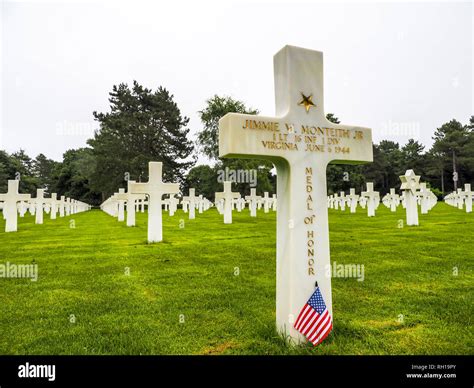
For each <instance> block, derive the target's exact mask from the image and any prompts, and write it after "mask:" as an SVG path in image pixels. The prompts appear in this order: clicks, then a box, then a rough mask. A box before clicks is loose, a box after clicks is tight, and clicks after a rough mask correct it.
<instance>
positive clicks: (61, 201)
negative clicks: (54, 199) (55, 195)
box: [59, 195, 66, 217]
mask: <svg viewBox="0 0 474 388" xmlns="http://www.w3.org/2000/svg"><path fill="white" fill-rule="evenodd" d="M65 206H66V197H65V196H64V195H61V197H60V198H59V217H64V208H65Z"/></svg>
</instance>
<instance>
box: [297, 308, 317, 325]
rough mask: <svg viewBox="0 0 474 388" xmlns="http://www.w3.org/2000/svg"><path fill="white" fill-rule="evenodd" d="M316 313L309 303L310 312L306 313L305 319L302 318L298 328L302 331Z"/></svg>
mask: <svg viewBox="0 0 474 388" xmlns="http://www.w3.org/2000/svg"><path fill="white" fill-rule="evenodd" d="M314 313H315V311H314V309H313V308H312V307H311V306H310V305H308V313H307V314H306V316H305V317H304V319H302V320H301V322H300V325H299V329H298V330H299V331H302V330H303V328H304V327H306V325H307V324H308V322H309V320H310V319H311V317H312V316H313V315H314Z"/></svg>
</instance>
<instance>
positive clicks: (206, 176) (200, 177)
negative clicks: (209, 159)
mask: <svg viewBox="0 0 474 388" xmlns="http://www.w3.org/2000/svg"><path fill="white" fill-rule="evenodd" d="M190 188H195V189H196V195H198V194H202V195H204V197H206V198H208V199H212V198H213V197H214V193H215V192H216V191H218V189H219V185H218V182H217V179H216V171H215V168H212V167H210V166H208V165H200V166H196V167H193V168H191V170H189V172H188V174H187V175H186V179H185V183H184V185H183V192H184V193H185V195H188V193H189V189H190Z"/></svg>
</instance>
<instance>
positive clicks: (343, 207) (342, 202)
mask: <svg viewBox="0 0 474 388" xmlns="http://www.w3.org/2000/svg"><path fill="white" fill-rule="evenodd" d="M339 203H340V205H341V211H343V212H344V211H346V193H344V191H341V192H340V195H339Z"/></svg>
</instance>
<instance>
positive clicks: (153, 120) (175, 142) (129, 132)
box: [0, 81, 474, 205]
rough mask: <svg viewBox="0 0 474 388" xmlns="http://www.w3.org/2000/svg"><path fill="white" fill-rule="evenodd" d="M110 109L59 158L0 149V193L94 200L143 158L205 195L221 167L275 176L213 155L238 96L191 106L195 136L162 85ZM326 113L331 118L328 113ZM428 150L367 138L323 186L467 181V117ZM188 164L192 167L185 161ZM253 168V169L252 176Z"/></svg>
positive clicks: (256, 165) (264, 165)
mask: <svg viewBox="0 0 474 388" xmlns="http://www.w3.org/2000/svg"><path fill="white" fill-rule="evenodd" d="M109 102H110V111H109V112H105V113H98V112H93V115H94V118H95V120H96V121H97V122H98V123H99V129H98V130H97V131H96V132H95V134H94V136H93V138H91V139H89V140H88V141H87V146H86V147H84V148H79V149H73V150H68V151H66V152H65V153H64V155H63V160H62V161H61V162H56V161H54V160H51V159H48V158H47V157H46V156H45V155H43V154H40V155H38V156H36V157H35V158H31V157H30V156H28V155H27V154H26V153H25V152H24V151H22V150H20V151H18V152H16V153H13V154H8V153H7V152H5V151H0V192H5V191H6V189H7V180H8V179H15V178H20V179H21V182H20V190H21V192H26V193H34V192H35V191H36V189H37V188H46V189H47V191H48V192H50V193H51V192H56V193H58V195H66V196H70V197H74V198H77V199H79V200H81V201H84V202H87V203H90V204H93V205H98V204H100V203H101V202H102V201H103V200H104V199H105V198H107V197H108V196H110V195H111V194H113V193H114V192H115V191H117V190H118V188H119V187H126V181H127V180H128V179H132V180H136V181H146V180H147V179H148V176H147V174H148V162H149V161H151V160H153V161H161V162H163V164H164V168H163V174H164V176H163V180H164V181H173V182H179V183H180V185H181V188H182V189H183V190H184V191H185V192H187V190H188V189H189V187H196V188H197V189H198V190H197V191H198V193H199V194H203V195H204V196H206V197H207V198H209V199H213V198H214V193H215V192H216V191H221V190H222V183H221V181H220V179H219V178H222V173H223V172H224V171H226V170H227V171H231V172H232V171H234V172H236V171H245V172H246V174H247V177H249V175H250V177H251V178H256V181H257V182H258V185H257V192H258V193H260V194H262V193H263V192H264V191H270V192H275V185H276V176H275V175H274V169H273V166H272V164H271V163H269V162H266V161H262V160H254V159H219V157H218V155H219V149H218V122H219V119H220V118H221V117H222V116H224V115H225V114H226V113H228V112H237V113H247V114H257V113H258V111H257V110H256V109H253V108H249V107H247V106H246V105H245V104H244V103H243V102H241V101H238V100H234V99H232V98H230V97H220V96H214V97H212V98H211V99H209V100H208V101H206V105H205V107H204V109H203V110H202V111H200V112H199V115H200V118H201V122H202V129H201V130H200V131H199V132H198V133H197V138H196V139H195V140H193V139H191V138H190V136H189V132H190V130H189V128H188V123H189V119H188V118H187V117H185V116H182V114H181V111H180V110H179V108H178V106H177V104H176V102H175V101H174V98H173V95H171V94H170V93H169V91H168V90H166V89H165V88H163V87H159V88H158V89H157V90H155V91H153V90H151V89H147V88H145V87H143V86H141V85H140V84H138V83H137V82H135V81H134V83H133V85H132V86H131V87H129V86H128V85H126V84H120V85H118V86H114V87H113V89H112V91H111V92H110V93H109ZM327 117H328V119H329V120H331V121H332V122H335V123H339V120H338V118H337V117H336V116H335V115H334V114H328V115H327ZM433 140H434V143H433V145H432V147H431V148H430V149H429V150H425V148H424V146H423V145H422V144H420V143H419V142H417V141H415V140H413V139H411V140H409V141H408V142H407V143H406V144H404V145H400V144H399V143H396V142H393V141H390V140H383V141H381V142H380V143H379V144H374V162H373V163H368V164H365V165H356V166H350V165H330V166H329V167H328V171H327V176H328V191H329V194H332V193H333V192H336V191H341V190H345V191H347V190H348V189H349V188H350V187H355V188H356V189H357V190H361V189H364V188H365V187H364V184H365V182H367V181H372V182H374V183H375V187H376V189H377V190H378V191H380V192H381V194H385V193H386V192H388V191H389V189H390V188H391V187H399V185H400V180H399V175H402V174H403V173H404V172H405V170H407V169H410V168H411V169H414V170H415V172H416V173H417V174H418V175H421V176H422V180H423V181H426V182H428V184H429V186H430V187H431V188H432V190H433V191H434V192H435V194H437V195H439V196H441V195H442V194H443V193H448V192H450V191H452V190H453V189H454V181H453V174H454V172H456V174H455V175H457V184H458V187H461V185H463V184H464V183H468V182H471V183H472V182H474V116H472V117H471V118H470V120H469V122H468V124H466V125H463V124H461V123H460V122H458V121H457V120H451V121H450V122H449V123H445V124H443V125H442V126H441V127H439V128H437V129H436V130H435V131H434V135H433ZM199 153H201V154H202V155H205V156H207V157H208V158H209V159H210V160H211V163H210V165H199V166H195V164H196V160H197V156H198V154H199ZM193 166H194V167H193ZM253 174H255V175H253ZM253 183H255V179H250V180H248V181H245V182H239V183H237V184H236V185H235V186H234V190H238V191H240V192H241V193H242V194H246V193H248V192H249V191H250V188H251V187H252V186H253Z"/></svg>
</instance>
